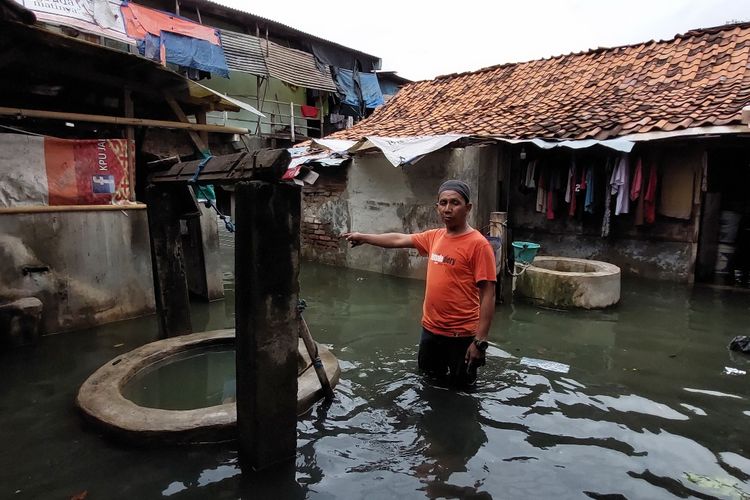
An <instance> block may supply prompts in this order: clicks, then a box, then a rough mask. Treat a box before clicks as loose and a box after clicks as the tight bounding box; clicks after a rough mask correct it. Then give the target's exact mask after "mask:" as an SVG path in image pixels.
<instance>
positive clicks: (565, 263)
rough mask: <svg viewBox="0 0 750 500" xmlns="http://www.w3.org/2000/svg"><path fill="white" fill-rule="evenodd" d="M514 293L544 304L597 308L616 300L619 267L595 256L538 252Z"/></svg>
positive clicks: (517, 283)
mask: <svg viewBox="0 0 750 500" xmlns="http://www.w3.org/2000/svg"><path fill="white" fill-rule="evenodd" d="M516 293H518V294H519V295H521V296H522V297H526V298H528V299H530V300H531V301H532V302H533V303H535V304H537V305H541V306H546V307H559V308H583V309H601V308H605V307H609V306H612V305H614V304H617V303H618V302H619V301H620V268H619V267H617V266H615V265H613V264H609V263H607V262H601V261H598V260H587V259H573V258H567V257H549V256H539V257H537V258H535V259H534V263H533V265H531V266H529V267H528V268H527V269H526V271H525V272H524V273H523V274H522V275H521V276H519V277H518V279H517V281H516Z"/></svg>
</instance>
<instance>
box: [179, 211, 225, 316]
mask: <svg viewBox="0 0 750 500" xmlns="http://www.w3.org/2000/svg"><path fill="white" fill-rule="evenodd" d="M199 208H200V213H201V215H200V217H192V218H190V219H188V220H187V234H185V235H183V236H182V250H183V252H184V257H185V269H186V272H187V283H188V289H189V290H190V293H191V294H193V295H194V296H198V297H200V298H202V299H204V300H207V301H209V302H210V301H213V300H219V299H223V298H224V282H223V274H222V272H221V255H220V254H219V228H218V224H217V223H216V212H214V210H213V209H212V208H208V207H206V206H205V205H203V204H202V203H201V204H199Z"/></svg>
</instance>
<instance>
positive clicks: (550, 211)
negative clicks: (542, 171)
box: [547, 189, 555, 220]
mask: <svg viewBox="0 0 750 500" xmlns="http://www.w3.org/2000/svg"><path fill="white" fill-rule="evenodd" d="M553 194H554V192H553V191H552V190H551V189H550V190H549V191H547V220H554V219H555V209H554V206H555V204H554V198H553V196H552V195H553Z"/></svg>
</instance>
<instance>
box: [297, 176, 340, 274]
mask: <svg viewBox="0 0 750 500" xmlns="http://www.w3.org/2000/svg"><path fill="white" fill-rule="evenodd" d="M317 172H318V173H319V174H320V177H319V178H318V180H317V181H316V182H315V184H314V185H312V186H305V187H304V188H303V189H302V257H303V258H304V259H308V260H313V261H316V262H322V263H324V264H332V265H343V264H344V262H345V259H346V245H345V243H344V242H343V241H341V240H340V239H339V235H340V234H341V233H342V232H344V231H345V230H346V229H348V223H347V221H346V220H344V219H348V217H347V216H346V215H345V214H347V213H348V210H347V208H346V207H347V200H346V178H347V175H346V174H347V167H331V168H320V169H318V170H317Z"/></svg>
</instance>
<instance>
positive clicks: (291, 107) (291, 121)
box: [289, 101, 294, 143]
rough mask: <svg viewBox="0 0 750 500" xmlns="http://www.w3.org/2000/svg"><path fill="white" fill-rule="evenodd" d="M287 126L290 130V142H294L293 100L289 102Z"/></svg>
mask: <svg viewBox="0 0 750 500" xmlns="http://www.w3.org/2000/svg"><path fill="white" fill-rule="evenodd" d="M289 127H290V129H291V131H292V143H294V102H291V101H290V102H289Z"/></svg>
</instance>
